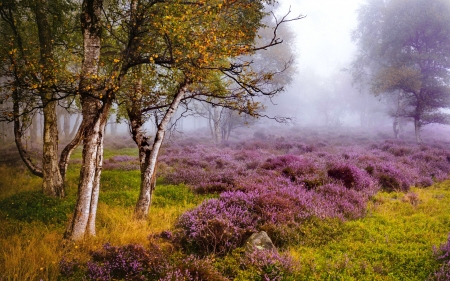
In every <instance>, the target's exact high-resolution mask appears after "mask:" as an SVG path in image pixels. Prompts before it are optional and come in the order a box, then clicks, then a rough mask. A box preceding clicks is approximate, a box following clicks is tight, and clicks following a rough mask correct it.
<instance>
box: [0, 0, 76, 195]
mask: <svg viewBox="0 0 450 281" xmlns="http://www.w3.org/2000/svg"><path fill="white" fill-rule="evenodd" d="M73 8H74V5H73V4H72V3H70V2H69V1H65V0H58V1H51V2H50V1H47V0H38V1H12V0H8V1H7V0H5V1H2V2H1V5H0V24H1V30H2V32H1V36H2V39H3V42H4V43H5V44H3V45H2V47H1V48H2V50H1V61H2V69H1V74H0V75H1V83H0V88H1V93H2V96H1V98H0V99H1V100H2V102H3V103H8V102H9V103H10V104H11V105H12V107H9V108H6V109H4V111H3V114H2V116H0V118H1V119H2V120H3V121H12V122H13V123H14V135H15V142H16V146H17V148H18V150H19V153H20V156H21V158H22V160H23V161H24V162H25V164H26V166H27V167H28V168H29V170H30V171H31V172H32V173H33V174H34V175H37V176H40V177H42V178H43V192H44V194H47V195H50V196H55V197H63V196H64V194H65V192H64V175H65V169H66V167H67V158H68V156H69V155H70V151H68V153H65V155H66V156H67V157H62V158H60V159H58V121H57V115H56V106H57V102H58V100H59V99H62V98H64V97H63V96H62V93H63V92H67V90H68V89H69V88H71V86H72V85H71V84H72V83H71V81H72V80H71V79H68V74H69V72H68V71H67V66H68V64H67V63H68V61H67V60H66V58H67V57H69V56H68V54H67V45H66V42H67V39H68V38H67V37H66V34H68V33H69V32H68V30H67V27H68V25H67V24H66V22H70V19H71V13H72V11H73ZM37 110H42V112H43V116H44V122H43V124H44V125H43V153H42V167H38V166H37V165H35V164H34V163H33V162H32V160H31V157H30V156H29V154H28V152H27V151H26V149H25V147H24V145H23V143H22V137H23V135H24V133H25V129H26V128H27V127H28V126H29V125H30V122H31V120H32V118H33V116H34V114H36V111H37ZM58 160H59V161H58ZM61 167H62V169H61Z"/></svg>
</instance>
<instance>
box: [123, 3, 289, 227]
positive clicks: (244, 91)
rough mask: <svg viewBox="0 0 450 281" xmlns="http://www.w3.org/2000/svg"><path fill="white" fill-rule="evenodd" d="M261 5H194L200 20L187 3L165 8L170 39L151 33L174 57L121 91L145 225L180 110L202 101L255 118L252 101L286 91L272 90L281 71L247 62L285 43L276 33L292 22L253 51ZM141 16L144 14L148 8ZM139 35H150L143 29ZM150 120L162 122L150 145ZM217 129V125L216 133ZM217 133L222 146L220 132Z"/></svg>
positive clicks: (133, 76)
mask: <svg viewBox="0 0 450 281" xmlns="http://www.w3.org/2000/svg"><path fill="white" fill-rule="evenodd" d="M263 2H264V1H249V2H246V1H241V2H238V1H234V2H227V1H215V3H212V2H211V3H208V4H211V6H203V5H201V4H200V5H198V4H197V7H196V9H197V11H196V13H197V14H200V15H202V16H200V17H199V16H198V15H197V14H191V13H192V11H191V7H190V6H189V5H186V4H184V3H183V4H181V5H175V6H174V5H173V4H167V5H168V6H166V7H164V8H165V9H163V10H164V11H169V13H170V16H167V15H164V14H163V15H162V16H163V17H164V18H167V17H169V18H170V19H172V20H174V22H170V21H165V24H167V25H169V26H171V27H172V28H171V30H172V32H170V33H167V30H166V29H164V34H158V33H156V31H155V30H153V33H152V35H153V37H154V38H158V36H159V37H161V41H160V42H162V43H160V45H157V46H156V49H166V50H170V51H169V52H170V54H171V57H172V59H173V62H172V63H170V64H167V63H166V64H163V65H160V66H158V65H155V64H154V65H148V66H146V67H145V68H144V67H141V68H140V69H138V70H136V71H134V72H133V71H132V72H131V73H130V80H129V81H130V83H129V84H128V87H123V91H121V92H122V93H121V95H122V98H121V99H122V100H123V104H124V106H125V108H126V112H127V117H128V119H129V124H130V130H131V133H132V135H133V140H134V141H135V142H136V144H137V145H138V148H139V159H140V163H141V191H140V196H139V199H138V202H137V204H136V209H135V217H136V218H138V219H145V218H147V216H148V211H149V207H150V204H151V198H152V193H153V190H154V188H155V177H156V163H157V156H158V154H159V149H160V147H161V144H162V141H163V139H164V134H165V132H166V130H167V126H168V123H169V121H170V120H171V118H172V116H173V115H174V113H175V111H176V109H177V108H178V106H179V105H180V104H182V105H184V106H185V107H188V106H189V103H190V102H191V101H201V102H204V103H207V104H210V105H213V106H214V108H216V109H219V108H227V109H232V110H237V111H239V112H243V113H246V114H250V115H257V109H258V108H259V106H260V104H259V102H257V101H255V100H254V99H255V98H256V97H260V96H273V95H275V94H276V93H278V92H280V91H281V90H282V88H281V87H273V86H272V85H270V82H271V81H272V80H273V78H274V77H276V74H277V73H278V72H282V71H280V70H278V69H276V70H270V71H255V70H254V69H252V62H251V61H249V60H247V59H246V57H247V58H248V57H249V56H250V55H252V54H254V53H255V52H257V51H261V50H264V49H267V48H269V47H271V46H274V45H278V44H280V43H281V40H280V39H279V38H278V37H277V35H276V29H277V28H278V26H279V25H280V24H282V23H284V22H287V21H289V20H288V19H286V17H284V18H283V19H282V20H281V21H279V22H277V25H276V27H275V29H274V31H273V38H272V40H271V41H270V42H269V43H267V44H266V45H262V46H257V45H255V41H254V39H255V36H256V32H257V31H258V29H259V28H260V27H262V25H261V19H262V17H263V16H264V6H263ZM131 7H132V6H131ZM137 10H139V11H145V10H146V7H145V6H142V7H140V8H139V9H137ZM130 14H133V12H131V13H130ZM191 16H192V18H191ZM140 18H144V17H140ZM151 20H155V18H154V17H153V18H152V19H151ZM186 20H188V21H186ZM184 21H186V22H185V23H184ZM236 23H239V24H236ZM136 26H137V25H136ZM139 28H141V29H142V30H145V25H144V24H142V26H141V27H139ZM177 30H178V31H177ZM136 32H138V31H136ZM140 33H141V34H143V33H144V32H143V31H140ZM145 33H148V31H147V30H146V32H145ZM233 34H234V35H233ZM236 34H237V35H236ZM141 40H145V39H143V38H141ZM156 41H157V40H156ZM283 71H284V69H283ZM155 111H157V113H156V114H155ZM217 115H218V113H217ZM149 116H160V117H159V118H156V122H155V123H156V125H157V132H156V136H155V139H154V140H153V141H151V140H150V138H149V137H148V136H146V133H145V131H144V130H143V128H142V125H143V124H144V122H145V121H146V120H147V119H148V118H149ZM216 119H217V120H218V119H219V118H216ZM218 123H219V122H216V124H215V127H217V128H218V127H219V124H218ZM216 131H217V132H218V136H217V137H216V139H217V141H219V139H220V134H221V132H220V131H219V130H218V129H217V130H216Z"/></svg>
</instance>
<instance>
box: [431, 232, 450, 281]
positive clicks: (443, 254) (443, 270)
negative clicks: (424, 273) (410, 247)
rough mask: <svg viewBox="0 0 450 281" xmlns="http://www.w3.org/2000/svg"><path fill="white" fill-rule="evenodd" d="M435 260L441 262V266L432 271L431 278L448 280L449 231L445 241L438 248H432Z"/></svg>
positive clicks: (449, 264)
mask: <svg viewBox="0 0 450 281" xmlns="http://www.w3.org/2000/svg"><path fill="white" fill-rule="evenodd" d="M433 251H434V255H435V257H436V259H437V260H439V261H441V262H443V264H442V266H441V267H440V268H439V269H438V270H437V271H436V272H434V273H433V275H432V276H431V278H430V279H431V280H436V281H447V280H450V233H449V236H448V239H447V243H444V244H442V245H441V246H440V247H439V249H437V248H436V247H434V248H433Z"/></svg>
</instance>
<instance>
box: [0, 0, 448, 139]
mask: <svg viewBox="0 0 450 281" xmlns="http://www.w3.org/2000/svg"><path fill="white" fill-rule="evenodd" d="M279 2H280V3H279V5H277V7H276V10H275V11H274V15H275V17H276V18H277V19H278V20H280V19H281V18H282V17H283V16H284V15H286V13H287V12H289V11H290V14H289V15H288V18H294V17H296V16H298V15H303V16H305V17H304V18H303V19H301V20H298V21H292V22H288V23H287V24H286V25H284V26H283V27H282V28H281V29H280V30H279V37H281V38H282V39H283V44H280V45H278V46H275V47H274V48H271V50H268V51H267V53H268V54H267V57H260V58H255V63H256V64H257V65H258V64H261V65H259V67H264V65H263V63H264V61H265V60H270V59H268V58H271V59H273V60H279V63H280V62H281V63H282V62H284V61H289V60H290V59H291V58H292V59H293V60H292V64H291V65H290V68H289V69H288V70H287V71H286V72H284V73H283V75H285V77H283V76H282V77H281V78H279V79H281V80H280V83H282V84H284V83H286V85H285V91H284V92H281V93H279V94H278V95H277V96H276V97H275V98H273V99H271V100H269V99H265V100H261V102H262V103H263V104H264V109H263V110H262V115H266V116H268V117H269V118H258V119H253V118H251V117H248V116H243V114H241V115H238V114H237V113H230V112H226V111H220V109H218V108H211V107H209V108H208V106H206V105H202V104H195V103H194V105H190V106H189V107H190V110H191V111H189V112H186V111H185V109H183V108H181V109H179V110H178V112H177V116H176V117H175V118H174V120H172V123H173V126H172V129H173V130H174V131H176V132H181V133H183V132H189V131H198V130H204V132H207V133H208V132H210V133H211V135H212V138H214V132H213V126H214V118H216V119H217V118H219V119H220V121H221V122H222V121H223V120H224V119H225V116H231V115H233V116H234V117H233V118H234V119H235V120H234V121H233V122H235V124H234V125H233V126H235V127H233V129H236V128H250V127H259V128H264V127H269V126H276V127H285V128H291V127H294V126H301V127H314V128H325V129H334V130H335V129H339V128H349V127H351V128H358V129H362V130H367V131H373V130H383V131H388V130H391V131H392V122H393V118H392V117H390V116H389V106H388V104H389V102H388V101H385V100H383V97H381V96H379V97H376V96H374V95H373V94H371V93H370V92H369V91H368V90H367V89H358V88H357V87H356V86H354V85H353V81H352V75H351V72H350V71H349V68H350V65H351V62H352V60H353V59H354V58H355V56H356V51H357V47H356V44H355V42H353V41H352V38H351V33H352V31H353V30H355V29H356V27H357V24H358V22H357V10H358V8H359V7H360V6H361V5H362V4H364V3H365V1H364V0H343V1H336V0H303V1H297V0H280V1H279ZM266 24H268V25H269V26H274V21H273V17H270V18H268V19H267V22H266ZM264 32H265V33H264ZM264 32H262V34H261V36H262V37H263V38H262V39H261V40H264V37H268V36H269V37H270V35H271V32H272V31H271V29H268V30H266V31H264ZM266 39H267V38H266ZM64 111H65V110H64V109H62V108H61V110H60V114H61V115H64V118H60V123H61V124H60V130H59V132H60V134H61V135H62V139H63V140H64V139H69V138H70V136H69V135H70V134H71V133H72V134H73V133H74V132H75V128H76V127H77V126H78V124H79V122H80V121H81V120H80V119H81V118H80V116H79V114H77V112H76V110H74V111H72V112H71V113H70V114H67V112H64ZM116 113H117V112H115V113H113V114H112V115H111V117H110V120H109V123H108V125H107V133H108V134H128V132H129V129H128V124H127V123H126V120H124V119H121V118H120V116H119V118H118V116H117V114H116ZM227 114H228V115H227ZM182 115H183V116H182ZM214 115H217V116H219V117H217V116H216V117H214ZM273 117H287V118H289V119H288V120H287V122H285V123H284V124H281V123H279V122H277V121H275V120H273V119H271V118H273ZM42 119H43V117H42V116H41V115H38V116H36V121H37V122H36V123H38V124H39V123H40V124H39V125H37V126H38V127H39V126H40V127H42ZM238 119H239V120H238ZM116 121H118V123H117V122H116ZM0 126H3V129H2V131H3V132H5V131H7V130H8V129H7V128H5V126H8V125H6V124H4V123H2V124H0ZM64 126H69V127H70V130H69V129H65V128H64ZM403 126H404V131H405V134H406V133H408V134H409V132H412V131H413V124H412V122H406V123H404V124H403ZM145 128H146V130H147V132H148V133H149V134H153V133H154V132H155V125H154V122H152V117H151V116H150V117H149V120H148V121H147V123H146V124H145ZM424 129H426V130H438V129H439V130H441V131H442V130H444V131H449V128H448V126H444V125H427V126H425V127H424ZM37 131H42V130H41V128H37ZM7 134H8V133H7ZM229 134H230V133H229ZM411 134H412V133H411ZM9 135H10V136H12V135H13V134H12V133H11V134H9ZM30 135H31V134H30ZM230 135H231V138H233V134H232V133H231V134H230ZM64 136H65V137H64ZM224 138H226V137H224ZM216 141H217V140H216Z"/></svg>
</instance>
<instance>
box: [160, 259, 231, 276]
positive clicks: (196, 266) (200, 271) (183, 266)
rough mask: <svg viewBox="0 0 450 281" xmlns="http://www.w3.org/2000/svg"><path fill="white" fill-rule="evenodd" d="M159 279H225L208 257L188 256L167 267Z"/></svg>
mask: <svg viewBox="0 0 450 281" xmlns="http://www.w3.org/2000/svg"><path fill="white" fill-rule="evenodd" d="M158 280H159V281H179V280H185V281H226V280H228V279H227V278H225V277H223V276H222V275H221V273H220V272H219V271H218V270H217V269H216V268H215V267H214V266H213V265H212V262H211V260H210V259H208V258H205V259H199V258H196V257H195V256H188V257H186V258H184V259H181V260H179V261H177V262H176V264H175V265H174V266H172V267H171V268H169V269H168V270H167V272H166V273H165V276H164V277H162V278H161V279H158Z"/></svg>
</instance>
